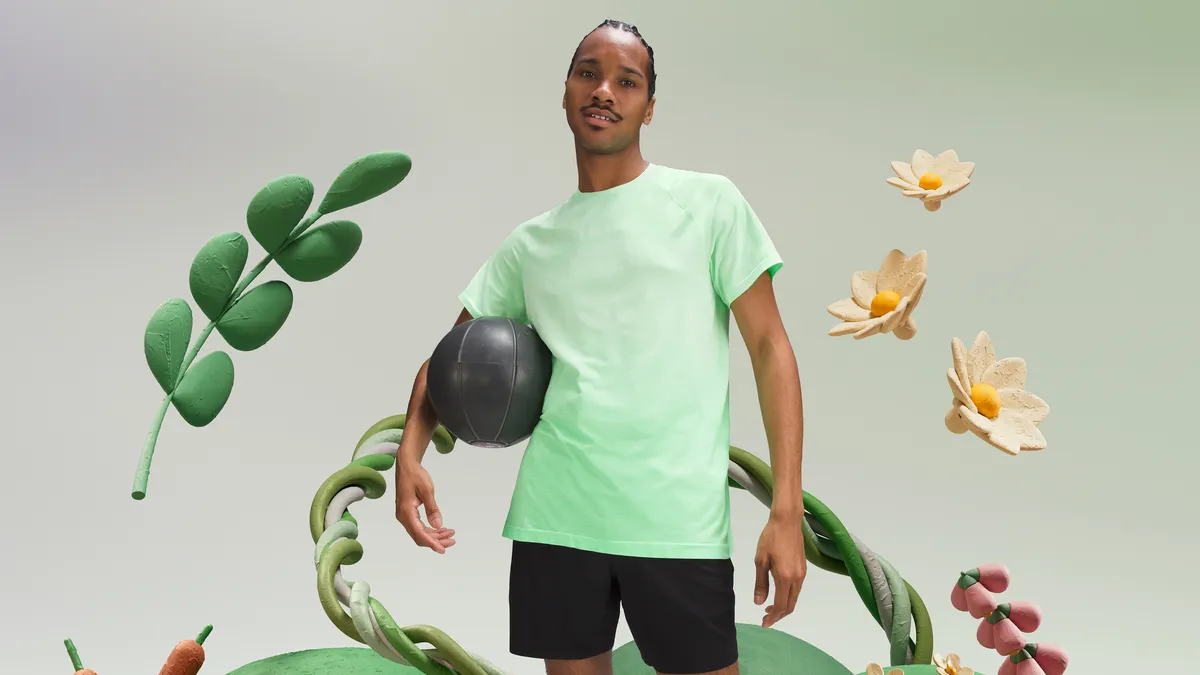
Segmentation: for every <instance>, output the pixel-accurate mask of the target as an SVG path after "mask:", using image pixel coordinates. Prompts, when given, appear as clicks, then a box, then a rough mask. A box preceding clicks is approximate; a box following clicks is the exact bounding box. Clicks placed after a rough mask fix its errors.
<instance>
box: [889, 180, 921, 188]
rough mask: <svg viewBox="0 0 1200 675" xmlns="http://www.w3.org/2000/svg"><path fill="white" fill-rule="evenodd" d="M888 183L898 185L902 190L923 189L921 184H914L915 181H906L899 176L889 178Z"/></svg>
mask: <svg viewBox="0 0 1200 675" xmlns="http://www.w3.org/2000/svg"><path fill="white" fill-rule="evenodd" d="M887 184H888V185H891V186H893V187H898V188H900V189H901V190H919V189H921V186H919V185H914V184H913V183H905V182H904V181H902V180H900V179H899V178H895V177H892V178H888V179H887Z"/></svg>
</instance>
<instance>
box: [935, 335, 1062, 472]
mask: <svg viewBox="0 0 1200 675" xmlns="http://www.w3.org/2000/svg"><path fill="white" fill-rule="evenodd" d="M950 348H951V352H952V353H953V355H954V367H953V368H949V369H947V370H946V378H947V379H948V380H949V382H950V389H951V391H953V392H954V400H953V401H952V402H951V404H950V411H949V412H948V413H946V428H947V429H949V430H950V431H952V432H954V433H956V434H963V433H966V432H967V431H971V432H973V433H974V434H975V435H976V436H978V437H980V438H982V439H983V440H985V441H987V442H988V443H990V444H992V445H993V446H995V447H996V448H998V449H1000V450H1003V451H1004V452H1007V453H1008V454H1010V455H1016V454H1017V453H1019V452H1021V451H1022V450H1044V449H1045V448H1046V438H1045V436H1042V432H1041V430H1040V429H1038V425H1039V424H1041V423H1042V420H1044V419H1046V416H1047V415H1049V414H1050V406H1048V405H1046V402H1045V401H1043V400H1042V399H1040V398H1038V397H1037V396H1034V395H1033V394H1031V393H1029V392H1027V391H1025V360H1024V359H1020V358H1016V357H1010V358H1006V359H1000V360H999V361H997V360H996V351H995V348H994V347H993V346H992V339H991V338H990V337H988V334H987V333H986V332H981V333H979V335H977V336H975V343H974V344H972V345H971V349H970V350H967V348H966V346H964V345H963V343H962V340H959V339H958V338H954V339H953V340H951V341H950Z"/></svg>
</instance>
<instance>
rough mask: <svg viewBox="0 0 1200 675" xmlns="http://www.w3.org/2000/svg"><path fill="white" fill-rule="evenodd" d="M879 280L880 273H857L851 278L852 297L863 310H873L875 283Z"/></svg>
mask: <svg viewBox="0 0 1200 675" xmlns="http://www.w3.org/2000/svg"><path fill="white" fill-rule="evenodd" d="M878 279H879V272H874V271H867V272H855V273H854V275H853V276H851V277H850V295H851V297H853V298H854V301H855V302H857V303H858V306H859V307H862V308H863V309H870V308H871V301H872V300H874V299H875V282H876V281H877V280H878Z"/></svg>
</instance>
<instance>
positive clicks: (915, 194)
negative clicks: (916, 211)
mask: <svg viewBox="0 0 1200 675" xmlns="http://www.w3.org/2000/svg"><path fill="white" fill-rule="evenodd" d="M928 192H929V190H919V189H918V190H905V191H904V192H901V193H900V194H902V195H904V196H905V197H924V196H925V195H926V194H928Z"/></svg>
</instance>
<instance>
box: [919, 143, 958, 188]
mask: <svg viewBox="0 0 1200 675" xmlns="http://www.w3.org/2000/svg"><path fill="white" fill-rule="evenodd" d="M958 165H959V161H958V153H957V152H955V151H953V150H947V151H945V152H943V153H941V154H939V155H938V156H937V157H934V158H933V162H931V163H930V166H929V169H928V170H929V171H932V172H933V173H936V174H937V175H939V176H941V177H942V180H943V181H945V182H949V181H948V180H947V177H948V176H951V175H953V174H954V173H955V172H956V171H957V170H958ZM917 175H918V176H919V175H920V174H917Z"/></svg>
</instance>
